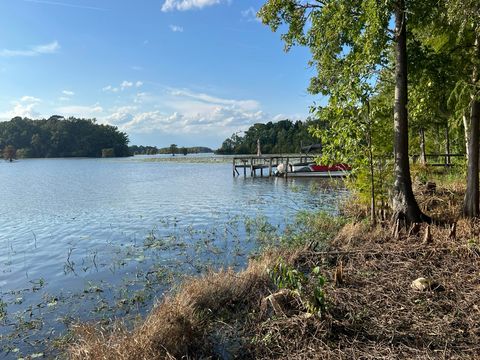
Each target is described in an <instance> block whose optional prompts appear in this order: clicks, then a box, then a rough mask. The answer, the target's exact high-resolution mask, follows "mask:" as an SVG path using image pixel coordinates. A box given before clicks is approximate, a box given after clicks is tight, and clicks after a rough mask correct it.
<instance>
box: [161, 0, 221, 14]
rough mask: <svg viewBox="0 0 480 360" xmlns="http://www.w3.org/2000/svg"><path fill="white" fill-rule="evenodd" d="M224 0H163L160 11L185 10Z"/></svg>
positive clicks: (215, 3)
mask: <svg viewBox="0 0 480 360" xmlns="http://www.w3.org/2000/svg"><path fill="white" fill-rule="evenodd" d="M222 2H225V1H224V0H165V2H164V3H163V5H162V11H164V12H167V11H173V10H179V11H186V10H192V9H202V8H204V7H206V6H212V5H217V4H220V3H222Z"/></svg>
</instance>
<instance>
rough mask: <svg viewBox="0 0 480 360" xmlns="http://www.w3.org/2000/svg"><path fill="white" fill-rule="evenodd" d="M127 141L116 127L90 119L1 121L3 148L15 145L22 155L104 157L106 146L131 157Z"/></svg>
mask: <svg viewBox="0 0 480 360" xmlns="http://www.w3.org/2000/svg"><path fill="white" fill-rule="evenodd" d="M128 141H129V140H128V136H127V135H126V134H125V133H123V132H120V131H118V129H117V128H116V127H115V126H110V125H103V124H102V125H100V124H96V122H95V120H91V119H77V118H73V117H72V118H68V119H64V118H63V117H60V116H52V117H50V118H49V119H43V120H31V119H28V118H20V117H16V118H13V119H12V120H10V121H5V122H1V123H0V149H4V148H6V147H7V146H8V145H12V146H13V147H15V148H16V149H17V155H18V156H20V155H21V156H22V157H33V158H44V157H101V156H102V149H107V148H111V149H113V151H114V154H115V156H128V155H129V151H128Z"/></svg>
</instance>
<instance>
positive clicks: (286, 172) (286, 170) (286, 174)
mask: <svg viewBox="0 0 480 360" xmlns="http://www.w3.org/2000/svg"><path fill="white" fill-rule="evenodd" d="M288 160H289V158H288V156H287V163H286V165H287V166H286V167H285V177H286V178H287V177H288Z"/></svg>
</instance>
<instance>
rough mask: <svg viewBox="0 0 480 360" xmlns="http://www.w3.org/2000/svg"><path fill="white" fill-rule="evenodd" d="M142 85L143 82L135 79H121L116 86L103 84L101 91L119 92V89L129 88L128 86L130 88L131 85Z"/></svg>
mask: <svg viewBox="0 0 480 360" xmlns="http://www.w3.org/2000/svg"><path fill="white" fill-rule="evenodd" d="M141 86H143V82H142V81H137V82H135V83H134V82H132V81H127V80H123V81H122V83H121V84H120V85H119V86H118V87H116V86H112V85H107V86H105V87H104V88H102V91H103V92H112V93H116V92H119V91H124V90H126V89H129V88H132V87H137V88H139V87H141Z"/></svg>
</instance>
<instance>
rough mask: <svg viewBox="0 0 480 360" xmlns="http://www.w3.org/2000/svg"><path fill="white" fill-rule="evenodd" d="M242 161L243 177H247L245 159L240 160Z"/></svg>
mask: <svg viewBox="0 0 480 360" xmlns="http://www.w3.org/2000/svg"><path fill="white" fill-rule="evenodd" d="M242 162H243V177H244V178H245V179H246V178H247V161H246V160H245V159H244V160H242Z"/></svg>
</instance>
